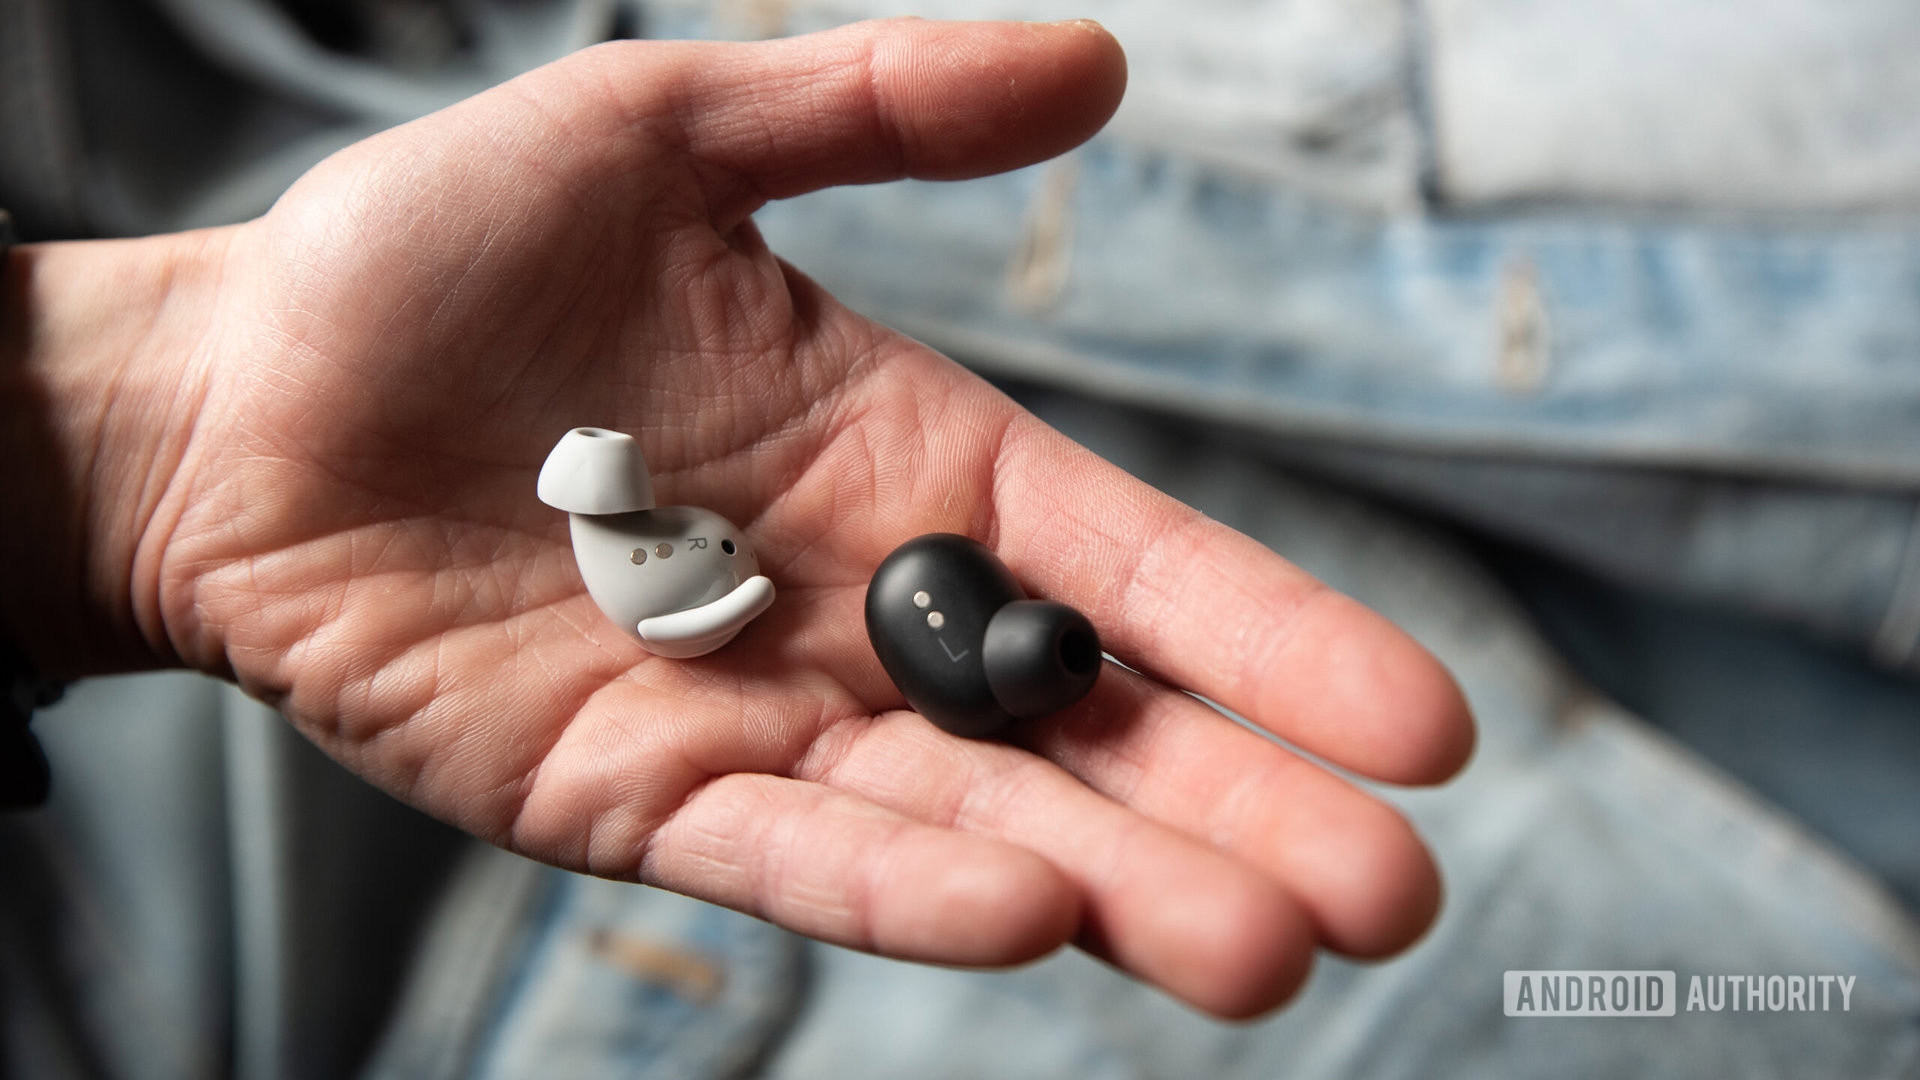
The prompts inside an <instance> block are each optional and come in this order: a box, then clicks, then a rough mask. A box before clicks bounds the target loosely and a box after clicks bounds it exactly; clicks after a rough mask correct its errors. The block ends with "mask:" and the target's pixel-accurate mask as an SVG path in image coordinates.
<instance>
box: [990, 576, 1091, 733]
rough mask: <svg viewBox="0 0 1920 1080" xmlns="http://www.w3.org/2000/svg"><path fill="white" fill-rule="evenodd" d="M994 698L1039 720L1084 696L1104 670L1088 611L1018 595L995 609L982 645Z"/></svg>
mask: <svg viewBox="0 0 1920 1080" xmlns="http://www.w3.org/2000/svg"><path fill="white" fill-rule="evenodd" d="M980 662H981V666H982V667H983V668H985V669H986V676H987V686H988V687H989V688H990V689H991V690H992V691H993V699H994V700H995V701H997V702H999V703H1000V707H1001V708H1003V709H1005V710H1007V713H1008V714H1009V715H1011V716H1015V717H1018V718H1020V719H1022V720H1036V719H1039V718H1040V717H1042V716H1046V715H1047V714H1049V713H1055V712H1059V711H1060V710H1061V709H1064V708H1066V707H1067V706H1069V705H1071V704H1073V703H1074V702H1076V701H1079V700H1080V699H1081V698H1083V697H1085V696H1086V695H1087V691H1089V690H1091V689H1093V683H1094V680H1095V679H1097V678H1099V675H1100V635H1099V634H1098V633H1096V632H1095V631H1094V629H1093V624H1092V623H1090V622H1088V621H1087V617H1086V616H1085V615H1082V614H1080V613H1079V612H1078V611H1075V610H1074V609H1072V608H1070V607H1068V606H1067V605H1065V604H1056V603H1054V602H1053V601H1051V600H1016V601H1014V602H1013V603H1010V604H1008V605H1006V606H1005V607H1002V608H1001V609H1000V610H999V611H997V612H995V613H994V616H993V619H992V621H991V622H989V623H988V624H987V634H986V640H985V641H984V642H983V643H982V644H981V648H980Z"/></svg>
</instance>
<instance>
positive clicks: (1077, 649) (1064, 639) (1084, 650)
mask: <svg viewBox="0 0 1920 1080" xmlns="http://www.w3.org/2000/svg"><path fill="white" fill-rule="evenodd" d="M1059 650H1060V666H1061V667H1063V668H1065V669H1067V670H1068V671H1071V672H1073V673H1074V674H1075V675H1080V674H1084V673H1085V672H1089V671H1092V670H1093V669H1094V668H1096V667H1099V666H1100V642H1099V641H1098V640H1096V639H1095V638H1094V636H1093V635H1092V634H1089V633H1087V632H1086V631H1085V630H1082V629H1080V628H1079V627H1077V626H1076V627H1072V628H1071V629H1069V630H1068V631H1067V632H1066V633H1064V634H1061V635H1060V643H1059Z"/></svg>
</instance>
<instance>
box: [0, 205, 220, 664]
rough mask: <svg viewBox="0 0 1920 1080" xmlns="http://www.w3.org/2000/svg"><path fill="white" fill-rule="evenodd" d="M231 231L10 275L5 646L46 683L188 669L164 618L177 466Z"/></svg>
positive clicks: (2, 491) (2, 477)
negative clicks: (161, 597) (163, 582)
mask: <svg viewBox="0 0 1920 1080" xmlns="http://www.w3.org/2000/svg"><path fill="white" fill-rule="evenodd" d="M229 236H230V231H229V230H208V231H203V232H196V233H183V234H177V235H171V236H158V237H148V238H143V239H138V240H112V241H86V242H76V243H53V244H38V245H23V246H20V247H16V248H14V249H12V250H11V251H10V252H9V253H8V258H7V265H6V267H5V273H4V278H0V416H4V422H0V460H4V461H5V462H6V463H7V465H6V467H5V468H4V469H0V502H3V503H4V505H5V506H6V507H7V518H8V520H9V526H8V527H7V529H6V530H5V531H4V534H0V558H4V560H5V562H4V565H5V567H6V569H5V574H6V579H7V587H6V588H5V589H4V590H0V637H4V638H5V639H6V640H8V641H11V642H12V643H13V644H14V647H15V648H16V649H18V651H19V652H20V653H22V654H23V655H24V656H26V657H27V659H28V660H29V661H30V662H31V663H32V665H33V667H34V668H35V670H37V671H39V672H40V673H41V674H42V675H45V676H50V677H57V678H71V677H74V676H78V675H85V674H95V673H103V672H111V671H128V670H138V669H143V668H152V667H161V666H167V665H170V664H174V663H177V662H178V657H177V656H176V655H175V654H174V651H173V648H172V646H171V645H170V644H169V641H168V637H167V633H166V630H165V627H164V626H163V625H162V622H161V618H160V605H159V602H158V593H159V580H158V578H159V574H158V568H159V565H160V562H161V558H160V556H161V549H162V548H164V545H165V539H166V536H167V534H168V532H169V526H168V520H169V518H170V517H176V516H177V513H178V511H177V509H175V508H172V507H170V506H169V505H168V492H169V491H170V490H177V487H178V485H176V476H175V473H176V470H177V469H178V466H179V464H180V462H181V461H182V460H183V459H184V458H185V456H186V449H187V445H188V442H189V439H190V437H191V433H192V431H193V428H194V421H195V419H196V417H197V414H198V407H199V403H200V401H201V399H202V397H203V396H204V391H205V386H206V376H207V372H206V360H205V357H206V349H205V343H206V342H207V341H208V340H210V333H209V331H210V328H211V323H212V320H213V312H214V311H215V310H216V306H217V305H216V304H215V298H216V296H217V293H218V291H219V283H220V276H221V269H222V265H223V263H224V259H225V250H226V247H227V244H228V242H229Z"/></svg>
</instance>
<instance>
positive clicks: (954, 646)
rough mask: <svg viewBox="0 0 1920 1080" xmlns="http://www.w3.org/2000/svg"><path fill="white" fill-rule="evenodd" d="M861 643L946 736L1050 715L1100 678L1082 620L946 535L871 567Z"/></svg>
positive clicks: (917, 542)
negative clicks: (1029, 592)
mask: <svg viewBox="0 0 1920 1080" xmlns="http://www.w3.org/2000/svg"><path fill="white" fill-rule="evenodd" d="M867 637H868V639H869V640H871V641H872V642H873V651H874V653H875V655H877V656H879V657H880V666H881V667H883V668H885V669H886V670H887V675H888V676H889V677H891V678H892V679H893V682H894V685H896V686H898V687H899V688H900V692H901V693H902V694H905V695H906V697H907V703H908V704H910V705H912V706H913V707H914V709H915V710H917V711H918V712H919V713H920V714H921V715H922V716H925V717H926V718H927V719H929V720H931V721H933V722H934V723H935V724H938V725H939V726H940V727H941V728H943V729H945V730H947V731H951V732H953V733H954V734H955V735H971V736H980V735H990V734H992V733H993V732H994V731H997V730H998V729H1000V728H1001V727H1004V726H1005V725H1007V724H1009V723H1012V722H1013V721H1014V720H1016V719H1020V720H1032V719H1036V718H1038V717H1042V716H1045V715H1047V714H1048V713H1051V712H1057V711H1059V710H1061V709H1064V708H1066V707H1067V706H1068V705H1071V704H1073V703H1074V702H1076V701H1079V700H1080V699H1081V698H1082V697H1085V696H1086V693H1087V691H1088V690H1091V689H1093V682H1094V680H1095V679H1096V678H1098V677H1099V675H1100V635H1099V634H1097V633H1095V632H1094V629H1093V624H1092V623H1090V622H1088V621H1087V617H1086V616H1085V615H1082V614H1080V613H1079V612H1078V611H1075V610H1074V609H1072V608H1070V607H1068V606H1066V605H1065V604H1056V603H1053V602H1051V601H1048V600H1029V599H1027V596H1026V593H1024V592H1022V591H1021V589H1020V583H1019V582H1017V581H1015V580H1014V578H1013V574H1012V573H1010V572H1009V571H1008V570H1007V568H1006V566H1005V565H1004V564H1002V563H1001V562H1000V560H999V559H997V558H995V557H994V554H993V552H991V551H988V550H987V549H986V547H985V546H983V545H981V544H979V543H976V542H974V541H972V540H969V539H967V538H966V537H964V536H956V535H955V534H953V533H929V534H927V535H926V536H919V537H915V538H914V539H912V540H909V541H907V542H906V543H904V544H901V545H900V546H899V547H898V548H895V549H894V551H893V554H891V555H888V556H887V557H886V559H885V561H883V562H881V564H880V568H879V569H878V570H875V571H874V572H873V581H872V583H871V584H869V585H868V586H867Z"/></svg>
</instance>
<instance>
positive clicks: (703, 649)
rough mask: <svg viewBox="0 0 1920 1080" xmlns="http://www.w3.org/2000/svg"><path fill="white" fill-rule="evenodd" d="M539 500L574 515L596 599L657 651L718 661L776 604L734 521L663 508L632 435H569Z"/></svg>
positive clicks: (576, 546)
mask: <svg viewBox="0 0 1920 1080" xmlns="http://www.w3.org/2000/svg"><path fill="white" fill-rule="evenodd" d="M538 493H539V496H540V501H541V502H543V503H546V504H547V505H548V506H551V507H553V508H554V509H556V510H565V511H566V512H567V515H568V520H569V522H570V523H571V525H572V531H573V558H574V561H575V562H576V563H578V564H579V567H580V577H581V579H582V580H584V581H585V582H586V584H587V592H588V594H589V595H591V596H592V597H593V600H594V602H595V603H597V604H599V605H600V610H601V611H604V612H606V613H607V617H608V618H610V619H612V620H613V621H614V622H616V623H618V624H620V625H621V626H623V627H625V628H626V630H627V632H628V633H630V634H632V635H634V636H635V637H637V638H639V639H640V644H641V645H643V646H645V647H646V648H647V650H648V651H649V652H652V653H655V654H657V655H660V656H672V657H688V656H700V655H703V654H705V653H710V652H712V651H713V650H715V649H717V648H719V647H720V646H722V645H725V644H726V643H727V642H729V641H732V640H733V636H734V635H735V634H738V633H739V632H740V629H741V628H742V627H744V626H746V625H747V623H749V622H751V621H753V618H754V616H756V615H758V614H760V613H761V612H763V611H765V610H767V606H768V605H769V604H771V603H773V582H771V581H769V580H767V578H766V576H765V575H764V574H762V573H760V560H759V559H758V558H757V557H755V555H754V553H753V548H752V546H751V545H749V544H748V543H747V540H746V537H745V536H743V535H742V534H741V532H740V530H738V529H736V528H734V527H733V525H732V523H731V522H729V521H727V519H726V518H723V517H721V516H720V515H719V514H716V513H714V512H713V511H711V510H703V509H701V508H700V507H698V506H662V507H655V506H654V505H653V478H652V477H651V476H649V475H648V473H647V459H646V458H645V457H644V456H642V455H641V453H640V444H639V443H637V442H635V441H634V439H633V436H631V435H625V434H622V433H620V432H618V431H608V430H606V429H605V428H591V427H583V428H574V429H573V430H572V431H569V432H567V433H566V434H565V435H563V436H561V438H560V441H559V443H557V444H555V446H554V448H553V452H552V453H550V454H548V455H547V462H546V464H545V465H542V466H541V467H540V481H539V485H538Z"/></svg>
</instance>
